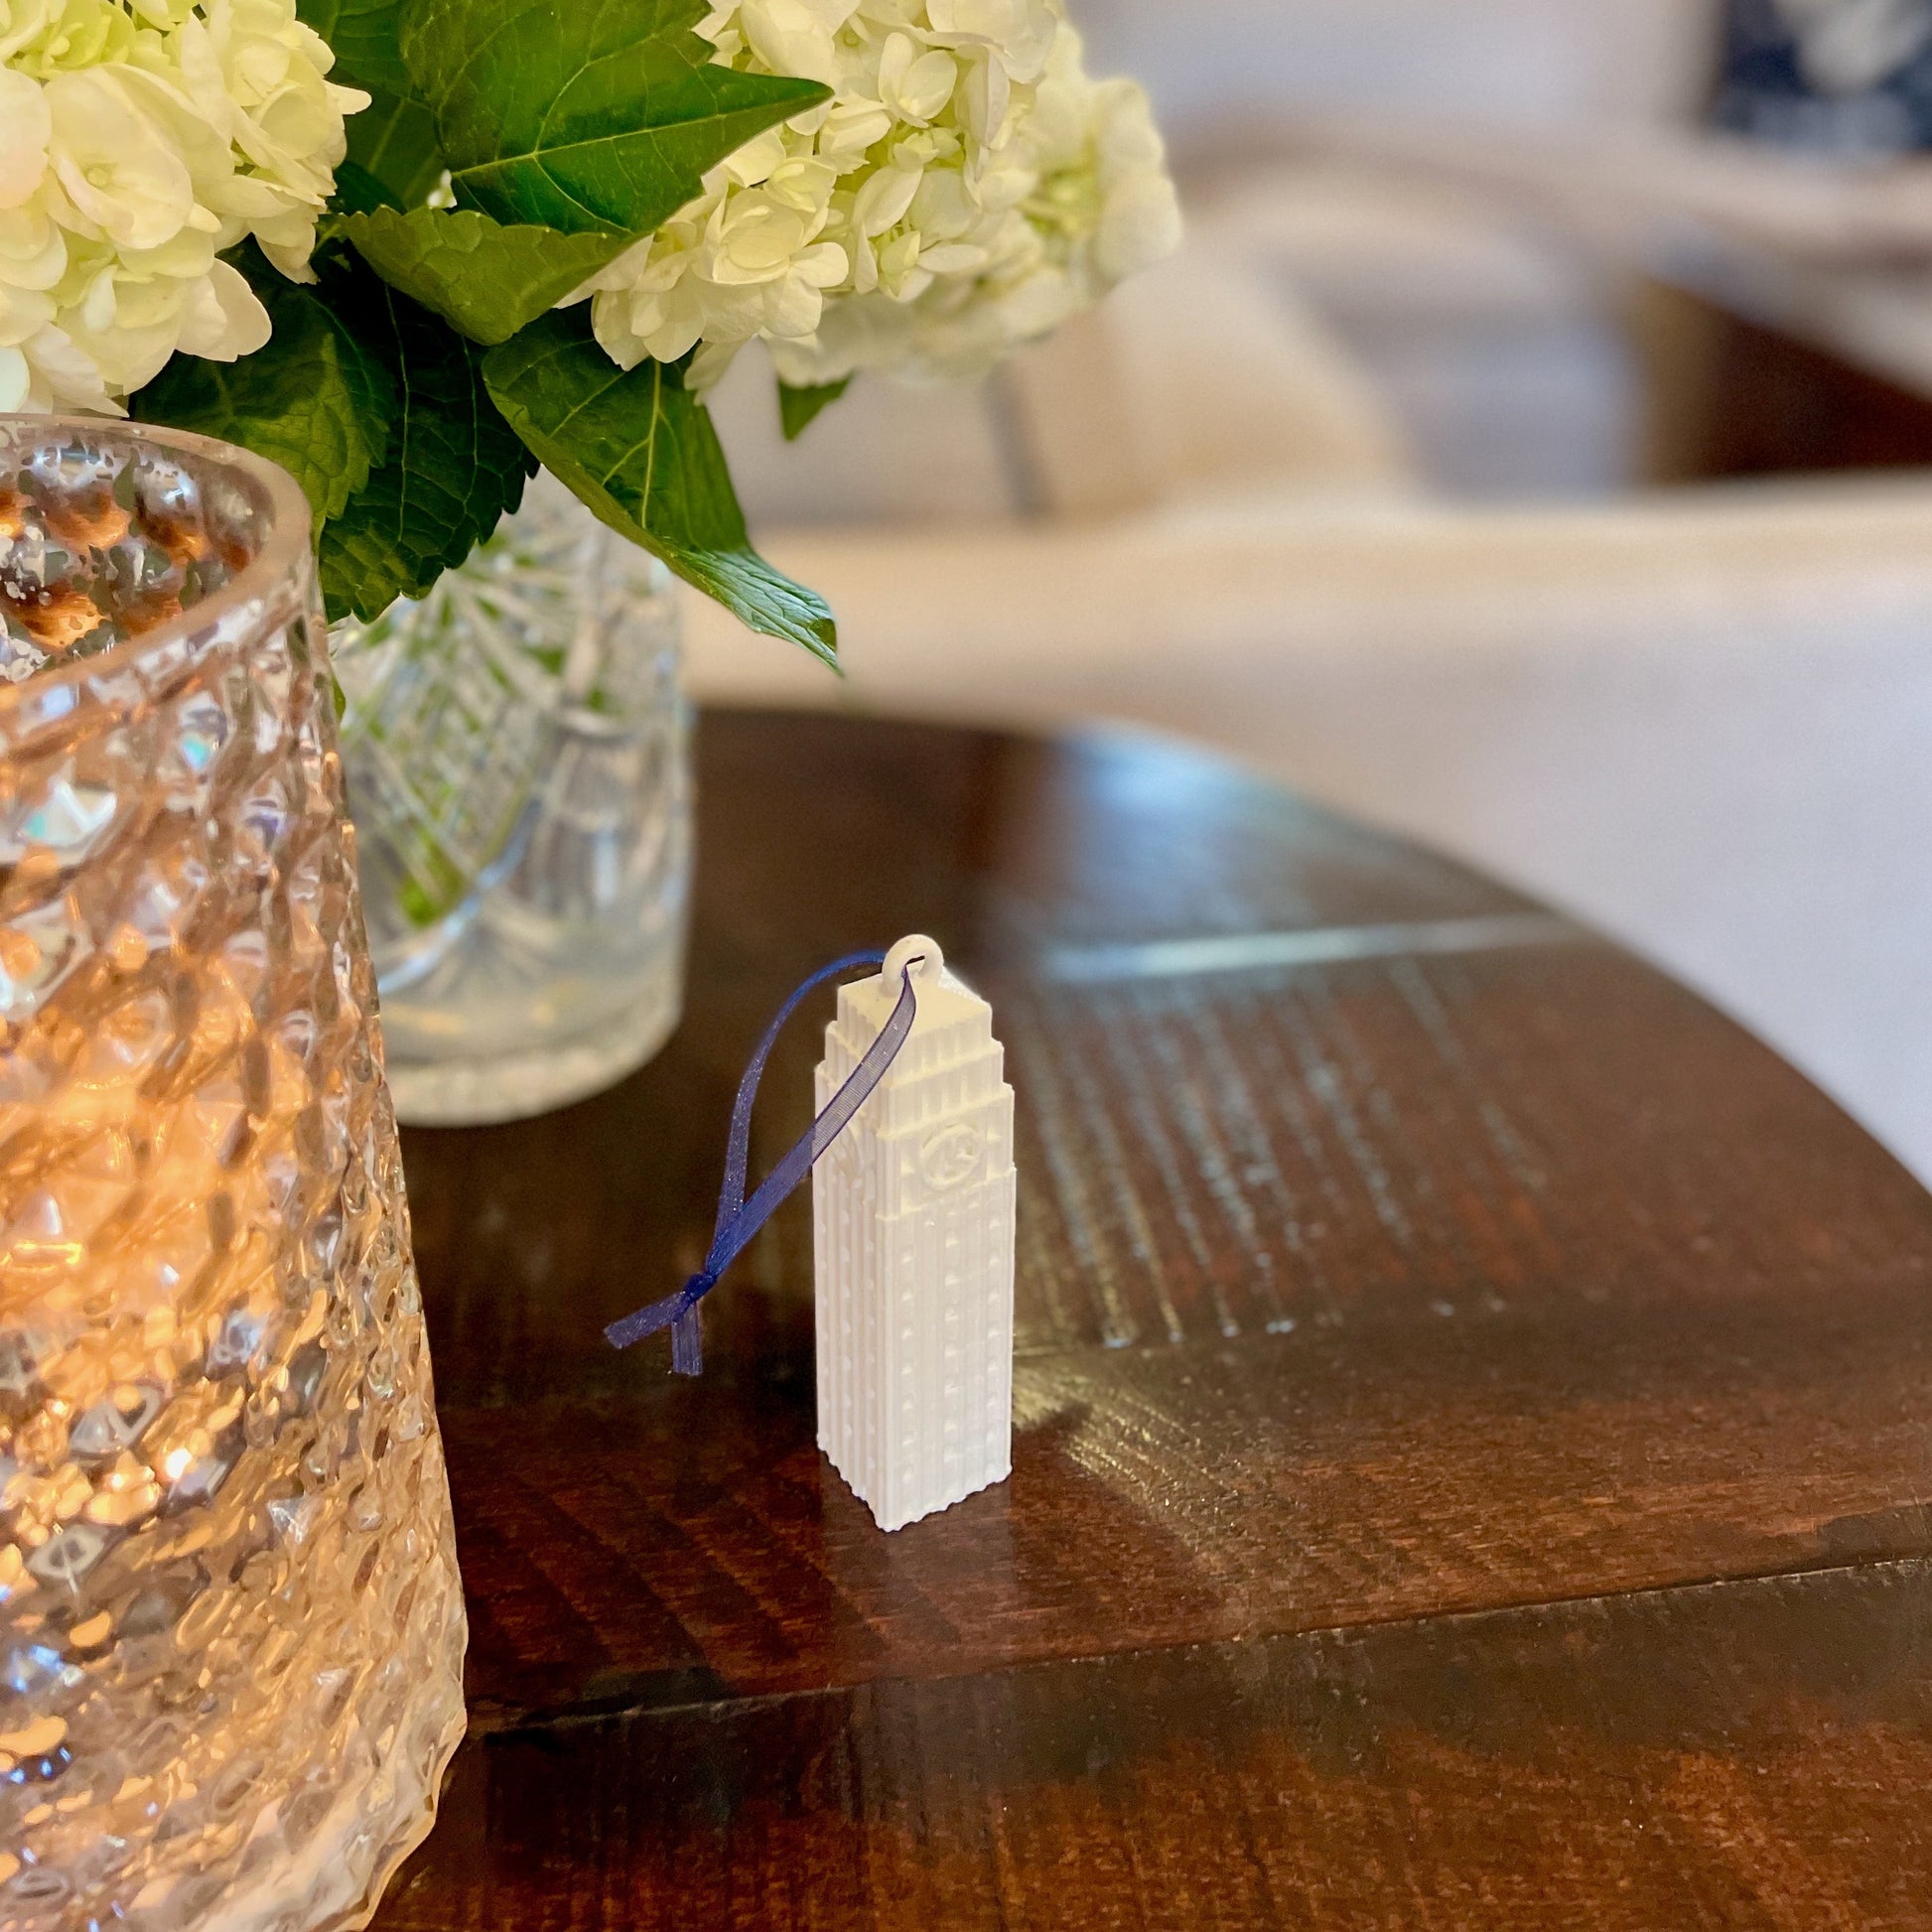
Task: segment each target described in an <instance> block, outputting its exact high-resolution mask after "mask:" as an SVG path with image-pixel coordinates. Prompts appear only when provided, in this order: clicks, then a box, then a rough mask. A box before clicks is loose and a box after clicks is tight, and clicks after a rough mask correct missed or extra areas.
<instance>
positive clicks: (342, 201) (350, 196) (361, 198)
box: [319, 161, 402, 241]
mask: <svg viewBox="0 0 1932 1932" xmlns="http://www.w3.org/2000/svg"><path fill="white" fill-rule="evenodd" d="M330 206H331V207H332V209H333V210H334V212H333V213H330V214H325V215H324V216H323V217H322V225H321V226H320V228H319V232H320V234H321V236H322V238H323V239H324V240H328V241H333V240H335V239H336V237H337V235H338V234H339V233H340V232H341V229H342V227H343V219H342V217H344V216H346V215H350V214H372V213H374V212H375V210H376V209H377V208H379V207H392V208H397V209H400V208H401V206H402V204H401V203H400V202H398V201H397V200H396V198H395V196H394V195H393V194H392V193H391V192H390V191H389V189H388V187H387V186H386V185H385V184H384V183H382V182H380V181H378V180H377V179H376V178H375V177H374V176H373V175H372V174H370V173H369V171H368V170H367V169H366V168H363V167H359V166H358V165H357V164H356V163H355V162H353V161H345V162H343V163H342V164H341V166H339V167H338V168H337V170H336V193H335V195H334V196H333V197H332V198H331V203H330Z"/></svg>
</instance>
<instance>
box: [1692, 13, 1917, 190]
mask: <svg viewBox="0 0 1932 1932" xmlns="http://www.w3.org/2000/svg"><path fill="white" fill-rule="evenodd" d="M1713 118H1714V119H1715V121H1716V122H1717V124H1718V125H1719V126H1720V127H1724V128H1728V129H1730V130H1732V131H1733V132H1735V133H1738V134H1747V135H1750V136H1753V137H1754V138H1756V139H1758V140H1764V141H1775V142H1778V143H1780V144H1782V145H1784V146H1787V147H1803V148H1814V149H1820V150H1824V151H1828V152H1831V153H1837V154H1897V153H1901V152H1903V151H1905V150H1906V149H1911V148H1932V0H1728V4H1727V9H1726V18H1725V51H1724V72H1723V78H1722V80H1721V82H1720V85H1719V89H1718V98H1717V102H1716V105H1715V108H1714V110H1713Z"/></svg>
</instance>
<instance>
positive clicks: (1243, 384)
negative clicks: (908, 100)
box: [690, 0, 1932, 1179]
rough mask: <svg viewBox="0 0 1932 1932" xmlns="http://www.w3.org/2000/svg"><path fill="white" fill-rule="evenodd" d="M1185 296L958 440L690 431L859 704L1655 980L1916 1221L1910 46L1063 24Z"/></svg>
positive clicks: (1923, 484)
mask: <svg viewBox="0 0 1932 1932" xmlns="http://www.w3.org/2000/svg"><path fill="white" fill-rule="evenodd" d="M1070 4H1071V10H1072V12H1073V14H1074V17H1075V19H1076V20H1077V21H1078V22H1079V24H1080V25H1081V26H1082V28H1083V30H1084V31H1085V32H1086V35H1087V39H1088V42H1089V48H1090V56H1091V63H1090V64H1091V65H1092V66H1093V67H1094V68H1095V69H1096V70H1103V71H1104V70H1112V71H1125V72H1131V73H1134V74H1136V75H1138V76H1140V77H1141V78H1142V79H1143V80H1144V81H1145V82H1146V84H1147V85H1148V87H1149V89H1150V91H1151V93H1152V94H1153V96H1154V98H1155V102H1156V106H1157V108H1158V110H1159V112H1160V114H1161V116H1162V119H1163V124H1164V126H1165V128H1166V131H1167V134H1168V138H1169V141H1170V144H1171V147H1172V150H1173V160H1174V163H1175V167H1176V172H1177V174H1178V176H1179V177H1180V180H1181V183H1182V193H1183V200H1184V204H1185V207H1186V209H1187V214H1188V236H1187V240H1186V243H1185V245H1184V246H1183V248H1182V250H1181V252H1180V254H1179V255H1178V256H1176V257H1175V258H1174V259H1173V261H1172V262H1170V263H1168V264H1167V265H1165V266H1164V267H1163V268H1161V269H1159V270H1157V271H1155V272H1153V273H1151V274H1149V275H1147V276H1146V277H1144V278H1142V279H1141V280H1140V281H1139V282H1137V283H1134V284H1130V285H1129V286H1128V287H1127V288H1125V289H1123V290H1121V291H1120V292H1119V294H1118V295H1117V296H1116V297H1115V298H1114V300H1113V302H1112V303H1111V304H1110V305H1109V306H1108V307H1107V308H1106V309H1105V310H1104V311H1103V312H1102V313H1101V314H1100V315H1098V316H1096V317H1094V318H1092V319H1090V320H1089V321H1088V322H1086V323H1084V324H1082V325H1080V326H1078V327H1076V328H1075V329H1074V330H1072V331H1069V332H1068V333H1067V334H1066V335H1065V336H1064V337H1062V338H1060V339H1058V340H1057V341H1055V342H1054V343H1052V344H1050V345H1046V346H1044V347H1042V348H1039V349H1037V350H1035V351H1031V352H1030V353H1029V354H1028V355H1027V356H1025V357H1023V358H1022V359H1021V361H1020V362H1019V363H1018V364H1017V365H1016V366H1015V367H1013V368H1012V369H1010V370H1007V371H1003V372H1002V374H1001V375H1000V376H999V377H998V378H996V379H995V380H993V381H992V382H990V383H988V384H987V385H985V386H984V387H983V388H981V389H977V390H968V391H928V392H920V393H918V394H916V395H913V396H910V397H908V396H906V395H905V394H904V393H903V392H891V391H886V390H883V389H881V390H877V391H875V392H869V391H868V390H866V389H865V388H864V387H863V386H860V387H857V388H855V389H854V391H853V393H852V394H851V395H850V396H849V397H848V398H847V399H846V400H845V401H844V402H843V403H842V404H841V405H840V406H839V407H838V408H837V409H835V410H832V411H829V412H828V413H827V414H826V415H825V416H824V417H822V418H821V419H820V421H819V423H818V424H816V425H815V426H814V427H813V429H812V430H811V431H810V432H809V435H808V437H807V439H806V441H805V442H804V443H803V444H802V445H800V446H798V447H797V448H795V449H790V450H788V449H787V448H786V447H785V446H784V444H783V443H782V441H781V440H780V438H779V435H778V430H777V422H776V412H775V407H774V404H773V400H772V395H771V387H770V375H769V370H768V368H760V367H758V366H755V365H754V360H753V358H752V357H751V356H749V355H748V356H746V357H743V358H741V361H740V364H739V365H738V366H737V367H736V368H735V369H734V371H733V373H732V376H731V378H730V379H729V381H728V384H727V386H726V389H725V391H724V392H722V394H721V397H720V400H719V404H718V413H719V415H720V418H721V427H722V429H723V431H724V434H725V437H726V442H727V446H728V447H729V448H730V450H731V451H732V454H733V461H734V469H735V471H736V472H737V474H738V476H739V479H740V483H741V491H742V494H743V495H744V497H745V499H746V503H747V507H748V509H749V510H750V512H751V514H752V518H753V522H754V526H755V529H756V530H757V531H758V533H759V538H760V541H761V542H762V544H763V545H764V547H765V548H766V549H767V550H768V551H769V552H770V554H772V556H773V557H774V559H775V560H776V561H777V562H779V563H780V564H781V565H783V566H784V567H785V568H786V569H788V570H790V571H791V572H793V573H794V574H795V575H797V576H799V577H802V578H803V579H805V581H807V582H809V583H811V584H813V585H814V586H815V587H817V588H818V589H820V590H822V591H823V592H825V594H826V595H827V596H828V597H830V598H831V600H832V602H833V604H834V606H835V607H836V608H837V610H838V612H839V615H840V619H841V623H842V629H843V632H844V636H845V640H846V641H845V657H846V662H847V666H848V676H847V678H846V679H845V680H844V681H843V682H839V681H836V680H833V679H832V678H830V677H829V676H827V675H826V674H825V673H823V672H822V671H820V670H818V669H816V668H815V667H814V666H812V665H811V664H810V663H809V662H808V661H806V660H805V659H804V658H803V657H802V654H788V653H787V652H786V651H785V649H784V647H782V646H780V645H776V644H773V643H771V642H769V641H766V640H763V639H753V638H750V637H748V636H746V635H745V634H744V633H743V632H740V631H737V630H736V629H735V628H734V627H733V626H732V624H731V622H730V621H729V620H728V619H725V618H723V617H722V616H721V614H719V613H718V612H716V611H715V610H714V609H712V608H711V607H708V606H700V605H698V604H697V603H696V601H695V600H694V601H692V603H691V605H690V615H691V621H692V624H693V635H692V639H691V681H692V685H693V689H694V691H695V693H696V695H698V696H699V697H700V698H701V699H705V700H710V701H714V702H717V701H723V702H746V703H773V702H775V703H785V704H809V705H843V706H850V707H853V708H857V709H862V710H865V709H869V710H878V711H891V712H896V713H911V714H917V715H925V716H935V717H944V718H951V719H961V720H984V721H987V722H993V723H1000V724H1016V723H1017V724H1023V725H1037V726H1044V727H1059V726H1066V725H1073V724H1090V723H1098V722H1117V723H1124V724H1130V725H1136V726H1141V727H1151V728H1154V729H1158V730H1163V731H1168V732H1173V733H1178V734H1183V735H1185V736H1187V737H1190V738H1193V739H1196V740H1200V741H1205V742H1208V743H1210V744H1213V745H1217V746H1219V747H1221V748H1223V749H1224V750H1226V751H1228V752H1229V753H1231V754H1233V755H1234V756H1236V757H1238V758H1240V759H1244V760H1246V761H1248V762H1250V763H1252V764H1254V765H1256V766H1258V767H1261V768H1263V769H1265V770H1267V771H1268V772H1270V773H1271V774H1273V775H1275V776H1278V777H1280V778H1283V779H1285V780H1286V781H1288V782H1290V783H1292V784H1294V785H1296V786H1298V787H1300V788H1301V789H1303V790H1304V791H1305V792H1307V793H1308V794H1309V795H1311V796H1312V797H1315V798H1318V799H1321V800H1323V801H1326V802H1329V803H1333V804H1336V805H1338V806H1340V807H1342V808H1344V809H1346V810H1348V811H1350V812H1352V813H1355V814H1356V815H1358V816H1362V817H1365V818H1369V819H1372V820H1374V821H1376V822H1378V823H1380V824H1383V825H1386V826H1390V827H1392V828H1394V829H1397V830H1399V831H1401V832H1404V833H1407V834H1409V835H1410V836H1413V837H1416V838H1419V839H1421V840H1423V841H1425V842H1427V843H1429V844H1431V845H1434V846H1436V847H1439V848H1441V849H1444V850H1447V851H1449V852H1450V853H1452V854H1454V855H1456V856H1459V857H1461V858H1464V859H1466V860H1469V861H1471V862H1473V863H1475V864H1477V865H1479V866H1481V867H1483V868H1484V869H1486V870H1488V871H1490V872H1492V873H1494V874H1497V875H1500V876H1502V877H1504V878H1507V879H1509V880H1511V881H1513V882H1515V883H1517V884H1520V885H1522V886H1524V887H1526V888H1528V889H1529V890H1531V891H1533V892H1535V893H1536V894H1538V895H1539V896H1541V897H1544V898H1547V899H1549V900H1551V901H1553V902H1555V903H1557V904H1559V905H1561V906H1564V907H1566V908H1568V909H1570V910H1573V911H1575V912H1577V913H1578V914H1580V915H1581V916H1583V917H1584V918H1586V919H1587V920H1589V921H1591V922H1593V923H1594V924H1596V925H1597V926H1599V927H1601V928H1603V929H1605V930H1607V931H1609V932H1610V933H1612V934H1613V935H1615V936H1616V937H1618V938H1620V939H1622V940H1624V941H1625V942H1627V943H1629V944H1632V945H1634V946H1635V947H1637V948H1638V949H1640V950H1642V951H1644V952H1646V953H1648V954H1649V955H1650V956H1651V957H1653V958H1655V959H1656V960H1658V961H1659V962H1660V963H1662V964H1663V965H1664V966H1666V967H1667V968H1668V969H1670V970H1671V971H1673V972H1674V973H1676V974H1677V975H1679V976H1680V977H1681V978H1683V979H1685V980H1687V981H1689V982H1690V983H1692V984H1693V985H1695V986H1697V987H1698V988H1699V989H1700V990H1701V991H1703V992H1705V993H1706V994H1707V995H1709V996H1710V997H1711V998H1713V999H1715V1000H1716V1001H1717V1002H1718V1003H1719V1004H1721V1005H1723V1006H1725V1008H1727V1009H1728V1010H1729V1011H1730V1012H1732V1013H1733V1014H1735V1015H1736V1016H1737V1017H1738V1018H1740V1019H1741V1020H1742V1021H1744V1022H1745V1023H1746V1024H1747V1025H1749V1026H1751V1027H1753V1028H1754V1029H1755V1030H1756V1031H1758V1032H1759V1033H1760V1034H1762V1035H1764V1036H1765V1037H1766V1038H1768V1039H1769V1040H1770V1041H1771V1042H1772V1043H1773V1044H1774V1045H1775V1046H1777V1047H1778V1048H1779V1049H1780V1050H1781V1051H1782V1052H1784V1053H1785V1054H1786V1055H1787V1056H1788V1057H1789V1058H1791V1059H1793V1060H1794V1061H1796V1062H1797V1063H1798V1064H1799V1065H1800V1066H1802V1067H1803V1068H1805V1069H1806V1070H1807V1071H1808V1072H1809V1073H1810V1074H1811V1075H1812V1076H1813V1077H1814V1078H1815V1079H1817V1080H1819V1081H1820V1082H1821V1083H1822V1084H1823V1085H1825V1086H1826V1087H1827V1088H1828V1089H1829V1090H1831V1091H1832V1092H1834V1093H1835V1094H1836V1095H1837V1096H1838V1097H1839V1098H1840V1099H1841V1100H1842V1101H1843V1102H1844V1103H1845V1104H1846V1105H1847V1106H1848V1107H1849V1108H1851V1110H1852V1111H1853V1112H1854V1113H1856V1114H1858V1115H1859V1116H1860V1117H1861V1118H1862V1119H1863V1121H1864V1122H1865V1123H1866V1124H1867V1125H1868V1126H1869V1127H1871V1128H1872V1129H1873V1131H1874V1132H1876V1133H1877V1134H1878V1135H1879V1136H1880V1137H1881V1138H1882V1139H1884V1140H1885V1141H1887V1142H1888V1143H1889V1145H1890V1146H1891V1147H1892V1148H1893V1149H1894V1150H1895V1151H1896V1152H1897V1153H1898V1154H1899V1155H1900V1157H1901V1158H1902V1159H1904V1160H1905V1161H1906V1162H1907V1163H1908V1164H1910V1165H1912V1166H1913V1167H1914V1168H1916V1170H1917V1171H1918V1172H1919V1173H1921V1174H1922V1175H1924V1176H1925V1177H1927V1178H1928V1179H1932V972H1928V963H1929V962H1932V870H1929V868H1928V860H1932V757H1929V756H1928V755H1929V754H1932V160H1928V159H1927V158H1925V157H1924V156H1923V155H1922V154H1921V150H1922V149H1923V148H1926V147H1932V0H1070Z"/></svg>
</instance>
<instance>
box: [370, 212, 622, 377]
mask: <svg viewBox="0 0 1932 1932" xmlns="http://www.w3.org/2000/svg"><path fill="white" fill-rule="evenodd" d="M341 231H342V233H343V234H344V235H345V237H346V238H347V239H348V241H349V242H350V244H351V245H352V246H353V247H354V249H355V251H356V253H357V254H359V255H360V256H361V257H362V259H363V260H364V261H365V262H367V263H368V265H369V266H370V267H371V268H372V269H374V270H375V272H376V273H377V274H378V275H380V276H381V277H382V279H383V280H384V281H385V282H387V283H389V284H390V285H391V286H392V287H395V288H399V289H401V290H402V292H403V293H404V294H405V295H407V296H410V297H413V298H414V299H415V300H416V301H418V302H420V303H422V305H423V306H424V307H425V308H427V309H434V310H435V311H436V313H437V314H438V315H440V316H442V317H444V318H445V319H446V320H447V321H449V322H451V323H453V324H455V326H456V327H457V328H458V329H460V330H461V331H462V332H463V333H464V335H466V336H468V337H469V338H470V339H471V340H472V341H473V342H479V343H491V344H494V343H506V342H508V341H509V339H510V338H511V337H512V336H514V335H515V334H516V332H517V331H518V330H519V329H521V328H523V327H524V326H525V324H527V323H532V322H534V321H535V320H536V319H537V317H538V316H540V315H542V314H543V313H544V312H545V311H546V310H549V309H554V308H555V307H556V306H557V304H558V303H559V302H561V301H562V300H563V299H564V297H565V296H567V295H569V294H570V292H571V291H572V290H573V289H576V288H579V287H581V286H582V285H583V283H584V282H585V281H586V280H587V279H588V278H589V277H590V276H592V275H595V274H596V273H597V271H598V270H599V269H600V268H603V267H604V266H605V265H606V264H607V263H609V262H611V261H613V260H615V259H616V257H617V256H618V255H620V254H621V252H622V251H623V250H624V249H625V248H627V247H628V246H629V245H630V237H629V236H628V235H621V234H559V233H558V232H557V230H556V229H555V228H539V227H530V226H522V227H514V228H506V227H504V226H502V224H501V223H500V222H496V221H492V220H491V219H490V218H489V216H488V215H486V214H479V213H478V212H477V211H476V210H475V209H474V208H431V207H419V208H412V209H410V211H409V212H408V213H407V214H402V213H398V212H397V211H396V210H394V209H393V208H382V209H378V210H376V211H375V212H373V213H366V214H355V215H351V216H350V217H349V218H348V219H347V220H346V221H345V222H344V223H343V224H342V230H341Z"/></svg>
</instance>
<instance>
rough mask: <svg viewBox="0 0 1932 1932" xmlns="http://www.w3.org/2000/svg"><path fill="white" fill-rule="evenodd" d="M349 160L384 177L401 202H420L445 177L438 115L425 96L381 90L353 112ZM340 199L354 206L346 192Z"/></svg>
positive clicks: (387, 191)
mask: <svg viewBox="0 0 1932 1932" xmlns="http://www.w3.org/2000/svg"><path fill="white" fill-rule="evenodd" d="M348 164H349V165H352V166H354V167H356V168H359V169H361V170H362V171H363V173H365V174H366V175H368V176H369V177H370V178H371V179H372V180H374V181H377V182H379V183H380V184H381V185H382V188H383V190H384V198H385V199H386V200H388V201H390V202H392V203H394V205H395V206H396V207H421V206H422V205H423V203H424V201H425V200H427V198H428V196H429V192H430V190H431V189H433V188H434V187H435V186H436V184H437V183H438V182H440V181H441V180H442V179H443V150H442V149H441V148H440V147H438V146H437V144H436V117H435V115H433V114H432V113H431V112H430V111H429V109H428V108H427V107H425V106H424V105H423V104H422V102H421V101H418V100H410V99H405V98H403V97H402V96H400V95H395V94H387V93H381V92H378V93H377V94H376V95H375V97H374V98H373V99H372V100H371V101H370V103H369V104H368V106H366V107H365V108H363V110H362V111H361V112H360V113H359V114H351V115H350V116H349V118H348ZM342 186H343V178H342V175H341V173H340V172H339V173H338V174H337V177H336V187H337V191H338V196H337V199H338V200H339V201H342V202H344V204H345V206H350V205H351V204H349V203H348V202H347V200H346V198H345V197H344V196H343V195H342V193H341V190H342Z"/></svg>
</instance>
